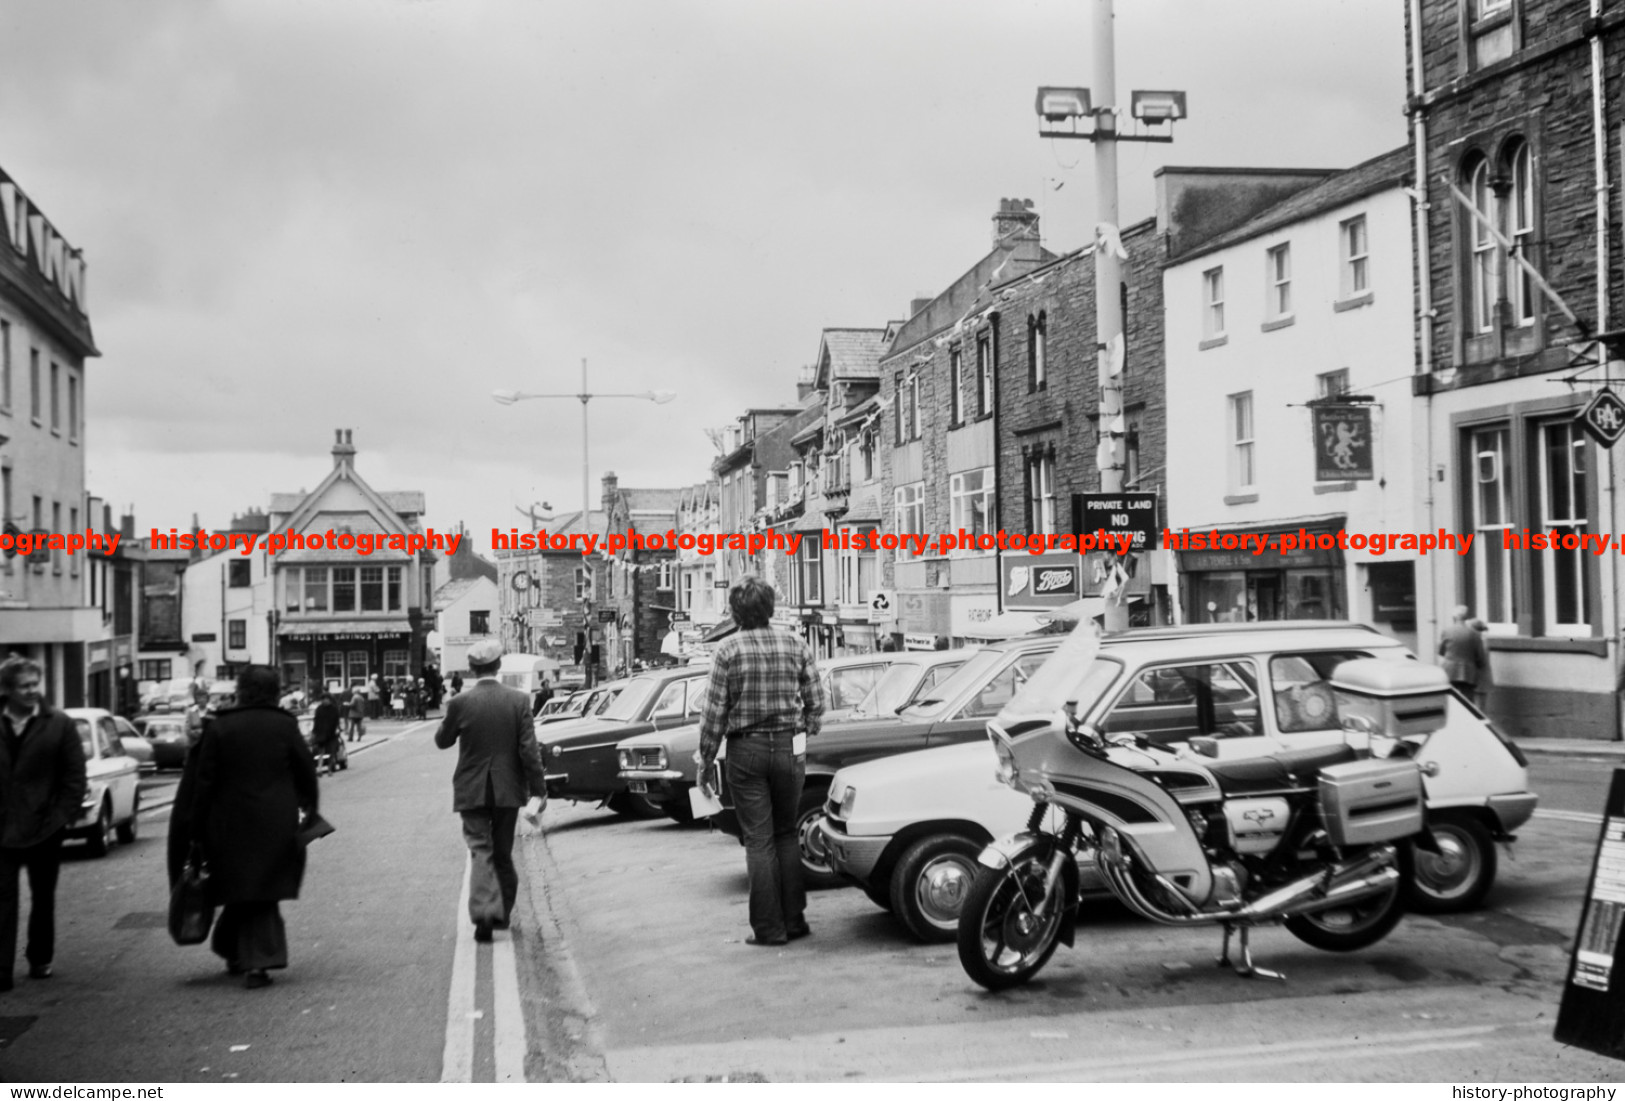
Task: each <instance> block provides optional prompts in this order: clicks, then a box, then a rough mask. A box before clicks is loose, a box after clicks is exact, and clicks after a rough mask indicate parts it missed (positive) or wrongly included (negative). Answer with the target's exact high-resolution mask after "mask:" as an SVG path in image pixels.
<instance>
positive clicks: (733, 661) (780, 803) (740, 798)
mask: <svg viewBox="0 0 1625 1101" xmlns="http://www.w3.org/2000/svg"><path fill="white" fill-rule="evenodd" d="M773 600H774V598H773V590H772V589H771V588H770V587H768V585H767V584H766V583H765V582H763V581H761V580H760V579H758V578H755V577H747V578H745V580H743V581H741V582H740V583H739V584H737V585H735V586H734V587H733V589H732V590H731V591H730V592H729V593H728V607H729V609H730V610H731V611H732V612H733V617H734V622H735V623H737V624H738V625H739V632H738V633H737V634H735V635H733V636H731V637H730V638H728V639H726V640H724V641H723V643H722V644H721V645H720V646H718V647H717V648H716V651H715V652H714V653H713V654H712V655H711V683H710V688H709V689H708V691H707V694H706V700H705V715H704V717H703V718H702V719H701V720H700V776H701V777H705V776H708V775H710V771H711V765H712V762H714V761H715V760H716V757H717V749H718V748H719V747H720V746H721V745H722V739H723V738H727V739H728V760H727V769H728V787H729V790H731V791H732V792H733V798H734V813H735V814H737V815H738V816H739V826H740V829H741V831H742V832H743V833H744V835H745V870H746V872H747V873H748V874H749V876H750V926H751V928H752V929H753V930H754V931H755V935H754V936H751V937H749V938H747V939H746V941H745V943H746V944H756V945H777V944H785V943H787V942H789V941H792V940H797V939H799V938H801V937H804V936H806V935H807V934H809V933H811V932H812V930H811V929H809V928H807V918H806V910H807V889H806V886H805V884H804V883H803V880H802V872H801V846H800V842H799V838H798V835H797V830H796V816H797V812H798V810H799V808H800V806H801V786H802V781H803V780H804V779H805V778H806V772H807V759H806V756H805V750H804V749H803V752H801V753H798V752H796V745H795V736H796V734H797V733H798V732H805V733H807V734H809V735H812V734H817V733H818V730H819V727H820V726H821V725H822V723H823V718H824V689H823V685H822V684H820V683H819V680H818V668H817V666H815V665H814V664H813V656H812V652H811V651H810V650H808V649H807V644H806V643H805V642H802V641H801V640H800V639H799V638H796V637H795V636H794V635H791V634H788V633H786V632H784V631H776V630H774V629H773V628H772V627H770V626H769V625H768V621H769V620H771V619H772V618H773Z"/></svg>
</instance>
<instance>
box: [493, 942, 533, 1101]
mask: <svg viewBox="0 0 1625 1101" xmlns="http://www.w3.org/2000/svg"><path fill="white" fill-rule="evenodd" d="M491 985H492V999H491V1000H492V1002H493V1004H494V1008H495V1010H496V1020H495V1022H493V1028H492V1032H493V1034H494V1035H493V1038H492V1042H493V1046H494V1047H495V1055H496V1058H495V1063H496V1079H497V1081H498V1082H523V1081H524V1080H525V1010H524V1008H523V1006H521V1005H520V1003H519V965H518V961H517V959H516V958H515V956H514V950H513V938H512V936H511V934H510V935H508V936H503V935H501V934H499V935H498V936H497V939H496V941H495V943H493V944H492V945H491Z"/></svg>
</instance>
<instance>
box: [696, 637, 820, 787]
mask: <svg viewBox="0 0 1625 1101" xmlns="http://www.w3.org/2000/svg"><path fill="white" fill-rule="evenodd" d="M823 723H824V686H823V684H822V683H820V681H819V679H818V667H817V666H816V665H814V664H813V656H812V651H810V650H808V649H807V644H806V643H805V642H802V641H801V640H800V639H799V638H797V637H795V636H794V635H792V634H788V633H786V632H784V631H779V630H775V629H774V628H771V627H764V628H761V629H759V630H754V631H740V632H739V633H738V634H736V635H734V636H733V637H732V638H728V639H725V640H724V641H723V643H722V645H720V646H718V647H717V648H716V651H715V652H714V653H713V654H712V655H711V684H710V688H709V689H708V690H707V692H706V697H705V716H704V717H703V718H702V719H701V720H700V755H701V757H702V758H703V759H704V760H705V763H706V765H707V766H709V765H710V763H711V762H712V761H714V760H716V756H717V748H718V747H719V746H720V745H721V744H722V739H723V738H725V737H727V736H728V735H729V734H747V733H748V734H762V733H774V732H782V731H795V730H798V729H800V730H805V731H806V732H807V733H808V734H817V733H818V731H819V728H820V727H822V726H823Z"/></svg>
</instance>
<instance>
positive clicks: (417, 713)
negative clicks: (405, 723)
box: [406, 680, 423, 719]
mask: <svg viewBox="0 0 1625 1101" xmlns="http://www.w3.org/2000/svg"><path fill="white" fill-rule="evenodd" d="M406 713H407V714H408V715H410V716H411V717H412V718H414V719H421V718H423V682H422V681H421V680H414V681H412V682H411V683H410V684H408V685H407V686H406Z"/></svg>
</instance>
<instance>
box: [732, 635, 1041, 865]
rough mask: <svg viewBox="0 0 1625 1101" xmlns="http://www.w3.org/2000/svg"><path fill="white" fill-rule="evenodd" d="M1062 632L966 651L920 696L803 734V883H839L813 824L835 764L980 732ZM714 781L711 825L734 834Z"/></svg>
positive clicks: (963, 739) (979, 736) (983, 733)
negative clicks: (889, 711) (718, 806)
mask: <svg viewBox="0 0 1625 1101" xmlns="http://www.w3.org/2000/svg"><path fill="white" fill-rule="evenodd" d="M1064 638H1065V636H1064V635H1060V634H1049V635H1029V636H1025V637H1022V638H1016V639H1009V640H1006V641H1004V642H998V643H994V644H993V645H991V646H986V647H982V648H980V649H975V650H971V651H968V653H969V656H968V657H967V658H966V659H965V661H964V663H963V664H961V665H960V666H959V667H958V668H957V669H955V670H954V671H953V672H952V673H951V674H949V675H948V676H947V677H946V678H945V679H944V680H942V681H941V682H940V683H938V684H936V685H935V686H934V687H933V688H932V689H931V691H930V694H929V695H927V696H926V697H925V698H924V699H921V700H918V701H916V702H915V703H912V704H909V705H908V706H906V707H904V708H903V709H902V710H901V711H899V712H897V713H896V714H893V715H877V716H872V717H865V718H857V719H850V720H848V721H846V722H833V723H826V724H824V728H823V730H822V732H821V733H820V734H819V735H818V736H817V737H816V738H809V739H808V740H807V779H806V784H805V786H804V787H803V789H802V793H801V806H800V808H799V811H798V815H797V831H798V832H799V834H800V837H801V863H802V870H803V873H804V874H805V876H806V881H807V886H809V887H812V888H826V887H838V886H840V885H841V884H842V882H843V880H842V879H841V877H840V876H839V875H837V874H836V872H835V871H834V869H833V868H831V867H830V864H829V857H828V854H827V853H826V852H825V851H824V841H823V836H822V834H821V832H820V831H819V829H818V820H819V819H820V818H821V817H823V813H824V801H825V798H826V797H827V795H828V792H829V784H830V780H831V779H832V778H833V777H834V775H835V773H836V772H837V771H838V770H840V769H842V768H845V767H846V766H847V765H852V764H857V763H858V762H860V761H869V760H874V759H875V758H878V757H894V756H896V755H897V754H899V753H908V752H911V751H913V750H917V749H927V748H930V747H933V746H941V745H951V744H955V743H958V742H969V741H980V740H982V739H983V738H985V737H986V736H987V735H986V725H987V720H989V719H991V718H992V717H993V716H994V715H997V714H998V713H999V709H1000V708H1001V707H1003V706H1004V705H1005V704H1006V703H1007V702H1009V700H1010V699H1011V697H1013V696H1014V695H1015V694H1016V692H1017V691H1018V690H1019V689H1020V688H1021V686H1022V685H1023V684H1025V683H1026V681H1027V678H1028V677H1030V676H1032V674H1033V673H1034V672H1036V671H1037V670H1038V668H1039V667H1040V666H1042V665H1043V664H1044V662H1045V661H1046V660H1048V658H1049V656H1050V655H1051V654H1052V653H1054V652H1055V651H1056V649H1058V648H1059V647H1060V645H1061V643H1062V641H1063V640H1064ZM720 786H721V793H720V794H721V797H722V804H723V807H724V813H723V814H722V815H719V816H718V817H717V819H716V821H717V824H718V825H719V826H721V827H722V828H723V829H725V830H728V831H729V832H731V833H734V834H735V835H736V836H737V835H738V830H739V827H738V822H737V820H736V819H735V817H734V815H733V813H732V806H733V800H732V797H731V795H730V793H729V792H728V789H727V784H726V782H722V783H721V785H720Z"/></svg>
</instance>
